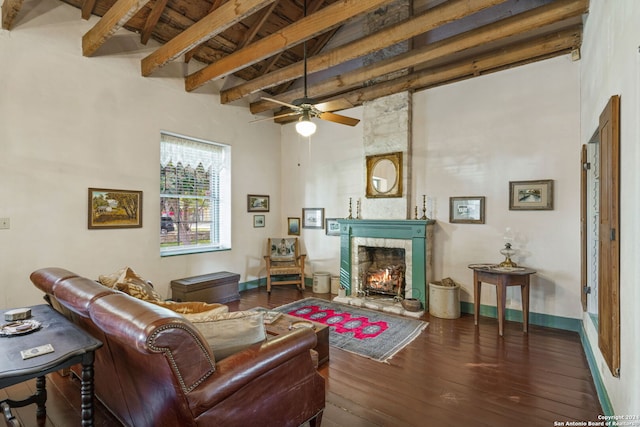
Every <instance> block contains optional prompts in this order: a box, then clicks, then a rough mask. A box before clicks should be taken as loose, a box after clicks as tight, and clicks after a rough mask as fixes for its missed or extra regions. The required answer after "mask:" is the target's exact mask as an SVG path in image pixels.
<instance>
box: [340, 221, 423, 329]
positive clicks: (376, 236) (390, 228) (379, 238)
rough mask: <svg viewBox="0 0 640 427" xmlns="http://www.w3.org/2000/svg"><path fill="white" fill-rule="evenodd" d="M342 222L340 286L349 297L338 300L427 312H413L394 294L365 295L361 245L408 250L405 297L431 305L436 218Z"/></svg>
mask: <svg viewBox="0 0 640 427" xmlns="http://www.w3.org/2000/svg"><path fill="white" fill-rule="evenodd" d="M338 223H339V224H340V286H341V287H342V288H344V289H345V290H346V296H345V297H336V301H338V302H343V303H348V304H351V305H356V306H364V307H367V308H372V309H377V310H382V311H388V312H391V313H395V314H401V315H407V316H411V317H420V316H421V315H422V314H423V313H424V310H423V311H419V312H409V311H406V310H405V309H404V308H402V305H401V304H400V303H397V302H395V303H394V302H393V298H391V297H386V296H385V297H382V298H380V297H374V298H363V297H361V296H359V295H358V291H359V290H361V289H362V283H361V276H362V275H361V272H360V271H358V264H359V262H358V246H374V247H392V248H402V249H404V250H405V264H406V274H405V281H406V287H405V297H406V298H416V299H418V300H420V301H421V302H422V306H423V309H424V308H426V307H428V301H427V296H428V295H427V283H428V280H430V279H431V271H432V265H431V264H432V262H431V260H432V257H431V253H432V251H431V248H432V246H433V238H432V237H433V224H434V223H435V221H434V220H384V219H376V220H366V219H352V220H347V219H341V220H338Z"/></svg>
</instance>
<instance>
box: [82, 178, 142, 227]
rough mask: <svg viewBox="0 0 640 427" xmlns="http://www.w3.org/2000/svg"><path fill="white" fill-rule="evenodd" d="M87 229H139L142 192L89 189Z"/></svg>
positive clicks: (140, 225)
mask: <svg viewBox="0 0 640 427" xmlns="http://www.w3.org/2000/svg"><path fill="white" fill-rule="evenodd" d="M88 199H89V200H88V202H89V208H88V212H89V228H90V229H100V228H141V227H142V191H134V190H111V189H106V188H89V197H88Z"/></svg>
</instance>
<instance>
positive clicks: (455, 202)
mask: <svg viewBox="0 0 640 427" xmlns="http://www.w3.org/2000/svg"><path fill="white" fill-rule="evenodd" d="M449 222H451V223H458V224H484V196H474V197H449Z"/></svg>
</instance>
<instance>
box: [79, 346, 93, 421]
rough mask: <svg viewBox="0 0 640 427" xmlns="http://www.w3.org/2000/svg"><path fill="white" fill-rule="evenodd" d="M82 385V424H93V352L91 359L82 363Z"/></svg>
mask: <svg viewBox="0 0 640 427" xmlns="http://www.w3.org/2000/svg"><path fill="white" fill-rule="evenodd" d="M81 377H82V378H81V379H82V385H81V386H80V399H81V408H82V426H83V427H91V426H93V353H91V357H90V361H88V362H84V363H82V376H81Z"/></svg>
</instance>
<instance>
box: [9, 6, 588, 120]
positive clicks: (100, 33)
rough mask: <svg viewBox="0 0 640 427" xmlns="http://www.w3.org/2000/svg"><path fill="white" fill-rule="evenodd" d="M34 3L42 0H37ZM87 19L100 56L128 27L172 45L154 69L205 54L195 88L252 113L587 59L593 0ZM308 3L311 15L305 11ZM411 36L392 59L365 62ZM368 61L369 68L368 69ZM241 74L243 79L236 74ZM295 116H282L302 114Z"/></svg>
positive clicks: (16, 12)
mask: <svg viewBox="0 0 640 427" xmlns="http://www.w3.org/2000/svg"><path fill="white" fill-rule="evenodd" d="M23 1H24V0H4V3H3V5H2V27H3V28H5V29H11V28H12V27H13V26H14V25H20V9H21V7H22V4H23ZM27 1H32V0H27ZM62 1H63V2H65V3H68V4H70V5H72V6H75V7H77V8H78V9H80V13H79V16H78V18H79V19H80V18H82V19H89V17H90V16H91V15H97V16H99V17H100V19H99V20H98V21H97V23H96V24H95V25H94V26H93V27H92V28H91V29H90V30H89V31H88V32H87V33H86V34H85V35H84V36H83V37H82V52H83V55H85V56H92V55H93V54H94V53H96V52H97V51H99V49H100V47H101V46H103V45H104V44H107V43H109V38H110V37H111V36H113V35H114V33H115V32H116V31H118V30H119V29H120V28H125V29H126V30H129V31H132V32H135V33H137V34H139V35H140V40H141V43H142V44H146V43H147V42H148V41H149V40H150V39H153V40H156V41H157V42H159V43H160V44H161V46H160V47H159V48H157V49H156V50H155V51H154V52H152V53H151V54H150V55H148V56H147V57H145V58H144V59H143V60H142V61H141V64H140V68H141V73H142V75H143V76H151V75H153V73H154V72H156V71H157V70H158V69H159V68H161V67H163V66H164V65H166V64H168V63H169V62H171V61H186V62H190V61H195V62H194V63H193V64H197V65H193V64H190V66H189V68H194V69H195V70H196V71H193V72H190V73H189V74H187V75H185V76H180V77H184V79H185V90H187V91H193V90H196V89H197V88H199V87H200V86H202V85H204V84H206V83H208V82H210V81H212V80H217V79H223V78H226V80H225V82H224V85H223V86H222V89H221V90H220V102H221V103H222V104H228V103H232V102H237V101H239V100H244V102H245V103H249V107H250V110H251V112H252V113H254V114H257V113H263V112H268V111H269V110H274V113H275V114H276V115H277V114H281V109H282V106H281V105H278V104H275V103H273V102H269V101H266V100H261V99H260V96H261V95H262V96H267V97H270V98H274V99H276V100H279V101H282V102H286V103H291V102H293V101H294V100H295V99H298V98H301V97H302V96H303V88H302V84H301V80H302V79H301V76H303V73H304V61H303V57H304V53H303V52H304V51H303V46H304V44H305V42H306V49H307V73H308V82H309V84H308V95H309V97H311V98H313V99H314V100H316V101H318V102H320V101H323V102H324V101H331V100H337V99H340V100H341V101H342V102H341V103H340V105H341V106H342V108H346V107H350V106H358V105H362V103H364V102H366V101H369V100H373V99H375V98H378V97H381V96H385V95H389V94H392V93H397V92H401V91H407V90H409V91H413V90H420V89H425V88H429V87H433V86H437V85H442V84H446V83H451V82H455V81H459V80H462V79H466V78H471V77H474V76H479V75H482V74H486V73H490V72H495V71H499V70H503V69H506V68H510V67H514V66H518V65H521V64H525V63H530V62H534V61H538V60H542V59H546V58H550V57H554V56H557V55H562V54H566V53H568V52H573V55H574V56H579V48H580V44H581V39H582V19H583V17H584V14H586V13H587V9H588V3H589V2H588V0H473V1H471V0H413V1H411V0H306V2H307V3H306V6H305V0H62ZM398 1H404V2H405V3H406V4H407V5H408V8H409V9H410V10H409V13H408V15H409V17H408V18H406V19H403V20H401V21H400V22H397V23H394V24H391V25H388V26H386V27H383V28H381V29H379V30H377V31H376V32H373V33H370V34H365V31H363V29H362V28H363V27H364V22H365V16H367V14H372V13H375V14H378V15H380V14H384V13H391V12H390V11H392V10H394V9H393V7H392V6H393V5H394V4H395V3H397V2H398ZM305 7H306V16H305ZM401 42H408V49H405V51H404V52H401V53H398V54H395V55H394V56H391V57H388V58H386V59H381V60H371V59H369V60H367V61H366V62H365V60H364V58H366V57H367V56H369V58H372V57H371V55H375V54H376V52H379V51H380V50H381V49H383V48H387V47H390V46H393V45H395V44H397V43H401ZM365 64H366V65H365ZM231 76H234V77H232V78H230V77H231ZM290 120H291V118H290V117H285V118H283V119H280V120H279V121H280V122H286V121H290Z"/></svg>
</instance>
